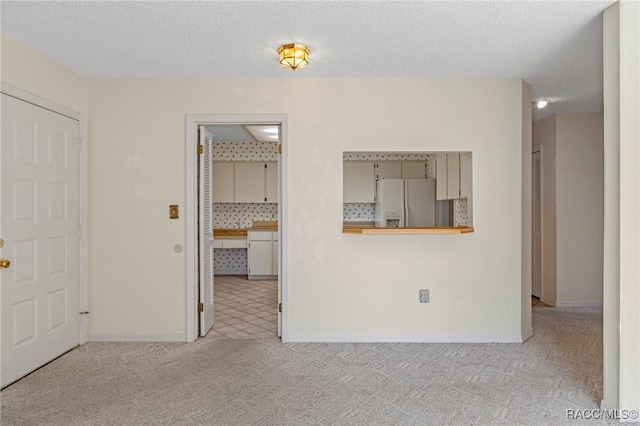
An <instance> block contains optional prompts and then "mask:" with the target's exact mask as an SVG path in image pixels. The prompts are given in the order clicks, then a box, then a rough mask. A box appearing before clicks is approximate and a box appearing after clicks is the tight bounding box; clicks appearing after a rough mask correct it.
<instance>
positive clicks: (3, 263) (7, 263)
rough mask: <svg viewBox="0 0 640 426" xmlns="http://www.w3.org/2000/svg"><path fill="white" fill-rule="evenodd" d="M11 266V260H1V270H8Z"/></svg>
mask: <svg viewBox="0 0 640 426" xmlns="http://www.w3.org/2000/svg"><path fill="white" fill-rule="evenodd" d="M9 266H11V261H10V260H5V259H0V269H7V268H8V267H9Z"/></svg>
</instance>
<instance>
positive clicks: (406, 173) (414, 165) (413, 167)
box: [402, 161, 427, 179]
mask: <svg viewBox="0 0 640 426" xmlns="http://www.w3.org/2000/svg"><path fill="white" fill-rule="evenodd" d="M426 178H427V162H426V161H403V162H402V179H426Z"/></svg>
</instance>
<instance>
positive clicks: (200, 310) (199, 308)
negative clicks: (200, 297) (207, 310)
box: [198, 303, 204, 312]
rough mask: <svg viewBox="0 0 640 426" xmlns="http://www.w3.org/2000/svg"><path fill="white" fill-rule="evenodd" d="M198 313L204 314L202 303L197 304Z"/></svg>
mask: <svg viewBox="0 0 640 426" xmlns="http://www.w3.org/2000/svg"><path fill="white" fill-rule="evenodd" d="M198 312H204V303H198Z"/></svg>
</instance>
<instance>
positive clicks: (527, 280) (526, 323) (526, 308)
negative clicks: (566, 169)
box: [520, 82, 533, 338]
mask: <svg viewBox="0 0 640 426" xmlns="http://www.w3.org/2000/svg"><path fill="white" fill-rule="evenodd" d="M521 102H522V111H521V114H522V129H521V131H522V140H521V150H520V158H521V164H522V170H521V181H520V182H521V188H522V194H521V198H522V202H521V207H520V211H521V212H522V221H521V231H522V240H521V241H520V243H521V247H522V252H521V273H522V276H521V287H522V292H521V295H520V297H521V306H522V308H521V312H520V317H521V329H522V333H523V334H524V336H523V337H524V338H529V337H530V336H532V335H533V325H532V324H531V216H532V214H531V204H532V200H531V189H532V188H531V138H532V129H531V127H532V124H531V121H532V114H531V85H530V84H529V83H526V82H523V84H522V99H521Z"/></svg>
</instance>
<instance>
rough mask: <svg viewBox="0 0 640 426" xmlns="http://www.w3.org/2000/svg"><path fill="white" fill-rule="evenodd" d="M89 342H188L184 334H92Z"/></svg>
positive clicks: (88, 339) (88, 338)
mask: <svg viewBox="0 0 640 426" xmlns="http://www.w3.org/2000/svg"><path fill="white" fill-rule="evenodd" d="M87 341H89V342H112V343H116V342H117V343H120V342H186V341H187V339H186V336H185V335H184V334H139V335H134V336H131V335H129V336H127V335H123V336H109V335H100V334H90V335H89V336H87Z"/></svg>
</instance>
